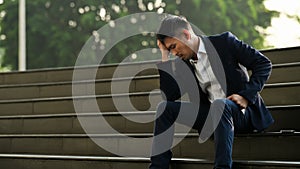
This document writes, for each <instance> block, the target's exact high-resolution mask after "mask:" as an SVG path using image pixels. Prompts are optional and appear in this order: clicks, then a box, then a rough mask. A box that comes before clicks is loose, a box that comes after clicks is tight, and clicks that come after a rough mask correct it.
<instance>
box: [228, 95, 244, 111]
mask: <svg viewBox="0 0 300 169" xmlns="http://www.w3.org/2000/svg"><path fill="white" fill-rule="evenodd" d="M227 99H229V100H232V101H233V102H235V103H236V104H237V105H239V106H240V107H241V108H242V109H245V108H246V107H247V106H248V100H247V99H245V98H244V97H243V96H241V95H238V94H233V95H231V96H228V97H227Z"/></svg>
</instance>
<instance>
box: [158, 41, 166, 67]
mask: <svg viewBox="0 0 300 169" xmlns="http://www.w3.org/2000/svg"><path fill="white" fill-rule="evenodd" d="M157 46H158V47H159V49H160V52H161V61H162V62H166V61H168V60H169V51H168V49H167V48H166V47H165V45H164V44H162V43H161V42H160V41H159V40H157Z"/></svg>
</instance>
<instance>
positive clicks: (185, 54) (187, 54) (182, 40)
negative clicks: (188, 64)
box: [164, 36, 195, 60]
mask: <svg viewBox="0 0 300 169" xmlns="http://www.w3.org/2000/svg"><path fill="white" fill-rule="evenodd" d="M164 44H165V46H166V48H167V49H168V50H169V51H170V52H171V53H172V55H174V56H178V57H180V58H181V59H183V60H188V59H191V58H192V56H193V55H195V52H194V51H193V50H192V49H191V48H190V47H189V46H188V44H189V41H188V39H187V38H186V37H185V36H181V37H179V38H175V37H167V38H166V39H165V40H164Z"/></svg>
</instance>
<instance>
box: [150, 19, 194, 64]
mask: <svg viewBox="0 0 300 169" xmlns="http://www.w3.org/2000/svg"><path fill="white" fill-rule="evenodd" d="M156 37H157V39H158V40H159V41H160V42H161V43H162V44H163V45H164V46H165V47H166V48H167V49H168V50H169V51H170V52H171V53H172V54H173V55H176V56H178V57H180V58H182V59H184V60H187V59H190V58H191V57H193V56H194V55H195V53H196V50H197V48H198V46H197V45H198V38H197V37H196V36H195V34H194V32H193V30H192V28H191V25H190V24H189V22H188V21H187V20H186V19H185V18H184V17H180V16H174V15H169V16H167V17H166V18H165V19H164V20H163V21H162V23H161V25H160V27H159V29H158V31H157V34H156ZM195 37H196V38H195Z"/></svg>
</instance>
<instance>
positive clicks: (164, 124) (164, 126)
mask: <svg viewBox="0 0 300 169" xmlns="http://www.w3.org/2000/svg"><path fill="white" fill-rule="evenodd" d="M180 112H183V113H180ZM156 116H157V117H156V120H155V127H154V138H153V145H152V156H151V164H150V167H149V168H150V169H168V168H169V163H170V160H171V158H172V152H171V150H170V149H171V147H172V143H173V136H174V122H175V121H176V122H178V123H181V124H185V125H187V126H190V127H193V124H200V122H199V121H197V119H204V118H203V117H201V116H199V113H198V111H197V110H196V109H195V107H194V105H193V104H192V103H188V102H168V101H166V102H162V103H160V104H159V105H158V108H157V115H156ZM197 116H198V117H197ZM195 121H196V122H195Z"/></svg>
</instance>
